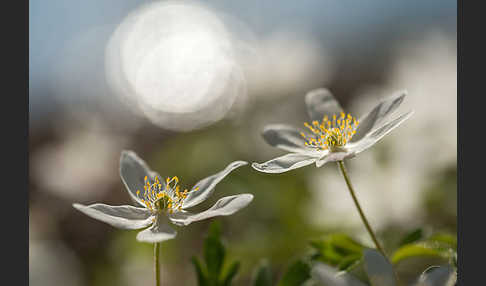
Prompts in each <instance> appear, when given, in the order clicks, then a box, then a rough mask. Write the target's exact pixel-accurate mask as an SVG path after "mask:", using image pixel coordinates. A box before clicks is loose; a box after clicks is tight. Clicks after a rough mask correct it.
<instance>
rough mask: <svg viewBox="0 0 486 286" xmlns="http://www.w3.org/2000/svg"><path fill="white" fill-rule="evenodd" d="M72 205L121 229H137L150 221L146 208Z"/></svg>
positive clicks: (149, 214)
mask: <svg viewBox="0 0 486 286" xmlns="http://www.w3.org/2000/svg"><path fill="white" fill-rule="evenodd" d="M73 207H74V208H75V209H77V210H79V211H80V212H82V213H84V214H85V215H87V216H90V217H92V218H94V219H97V220H99V221H102V222H104V223H107V224H109V225H111V226H114V227H117V228H122V229H139V228H143V227H146V226H148V225H150V224H151V223H152V218H151V216H152V214H151V213H150V211H149V210H148V209H146V208H137V207H133V206H110V205H105V204H92V205H89V206H85V205H81V204H73Z"/></svg>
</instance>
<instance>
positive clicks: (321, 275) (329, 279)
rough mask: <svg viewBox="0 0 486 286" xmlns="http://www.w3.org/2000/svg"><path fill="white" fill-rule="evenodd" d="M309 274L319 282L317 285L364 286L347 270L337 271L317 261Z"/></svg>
mask: <svg viewBox="0 0 486 286" xmlns="http://www.w3.org/2000/svg"><path fill="white" fill-rule="evenodd" d="M311 276H312V277H313V278H314V279H315V280H317V281H318V282H320V283H319V284H318V285H333V286H366V284H364V283H363V282H361V281H359V280H358V279H356V278H354V277H353V276H352V275H350V274H348V273H347V272H338V271H337V270H336V269H334V268H332V267H331V266H328V265H326V264H324V263H322V262H318V263H316V264H315V265H314V266H313V267H312V270H311Z"/></svg>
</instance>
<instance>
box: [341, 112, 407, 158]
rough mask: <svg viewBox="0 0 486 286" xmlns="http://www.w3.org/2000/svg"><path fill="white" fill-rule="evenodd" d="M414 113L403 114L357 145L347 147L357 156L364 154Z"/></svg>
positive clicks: (369, 134)
mask: <svg viewBox="0 0 486 286" xmlns="http://www.w3.org/2000/svg"><path fill="white" fill-rule="evenodd" d="M412 114H413V111H409V112H407V113H405V114H402V115H401V116H399V117H398V118H396V119H394V120H392V121H390V122H388V123H386V124H385V125H383V126H381V127H380V128H377V129H375V130H374V131H372V132H370V133H368V135H366V136H365V137H364V138H363V139H361V140H359V141H358V142H355V143H349V144H347V145H346V146H347V147H348V149H349V150H350V151H354V152H355V153H356V154H358V153H361V152H363V151H364V150H366V149H368V148H370V147H371V146H373V145H374V144H375V143H376V142H378V141H379V140H380V139H381V138H383V137H384V136H385V135H387V134H388V133H389V132H391V131H392V130H393V129H395V128H396V127H398V126H399V125H400V124H401V123H402V122H404V121H405V120H407V119H408V118H410V116H412Z"/></svg>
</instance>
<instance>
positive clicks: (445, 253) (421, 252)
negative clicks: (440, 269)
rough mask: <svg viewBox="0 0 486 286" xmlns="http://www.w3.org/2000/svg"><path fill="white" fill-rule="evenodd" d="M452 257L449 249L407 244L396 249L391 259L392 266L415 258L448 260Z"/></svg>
mask: <svg viewBox="0 0 486 286" xmlns="http://www.w3.org/2000/svg"><path fill="white" fill-rule="evenodd" d="M451 255H453V253H452V252H451V250H450V249H448V248H443V247H440V246H438V245H436V244H433V243H432V244H431V243H427V242H421V243H414V244H407V245H404V246H402V247H400V248H399V249H397V250H396V251H395V252H394V253H393V256H392V258H391V261H392V263H393V264H396V263H398V262H400V261H402V260H404V259H407V258H411V257H415V256H436V257H442V258H446V259H449V258H450V257H451Z"/></svg>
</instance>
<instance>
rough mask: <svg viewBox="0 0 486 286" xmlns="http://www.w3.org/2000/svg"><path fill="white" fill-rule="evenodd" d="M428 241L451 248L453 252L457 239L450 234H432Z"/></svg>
mask: <svg viewBox="0 0 486 286" xmlns="http://www.w3.org/2000/svg"><path fill="white" fill-rule="evenodd" d="M428 241H435V242H437V243H440V244H442V245H445V246H448V247H450V248H453V249H454V250H456V249H457V237H456V236H452V235H450V234H445V233H438V234H434V235H432V236H431V237H429V239H428Z"/></svg>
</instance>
